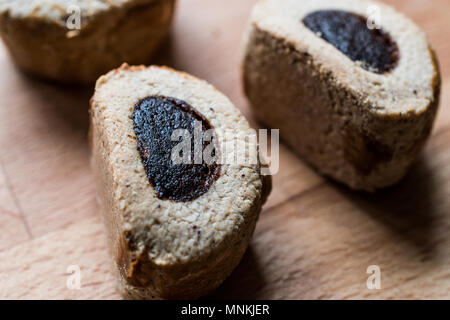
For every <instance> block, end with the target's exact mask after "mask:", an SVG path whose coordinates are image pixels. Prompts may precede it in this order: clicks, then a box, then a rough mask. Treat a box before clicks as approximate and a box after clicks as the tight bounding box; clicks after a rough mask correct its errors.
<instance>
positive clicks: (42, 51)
mask: <svg viewBox="0 0 450 320" xmlns="http://www.w3.org/2000/svg"><path fill="white" fill-rule="evenodd" d="M174 4H175V0H108V1H103V0H14V1H0V35H1V37H2V38H3V41H4V42H5V44H6V46H7V48H8V49H9V51H10V53H11V56H12V58H13V60H14V61H15V63H16V65H17V66H18V67H20V68H21V69H22V70H25V71H27V72H29V73H33V74H35V75H38V76H41V77H45V78H50V79H53V80H56V81H60V82H65V83H93V82H95V80H97V78H98V77H99V76H101V75H102V74H104V73H106V72H108V71H109V70H111V69H113V68H116V67H119V66H120V65H121V64H122V63H123V62H128V63H133V64H140V63H147V62H149V59H150V58H151V56H152V54H153V53H154V52H155V50H156V49H157V48H158V47H159V46H160V44H161V42H162V41H163V40H164V39H165V37H166V35H167V33H168V31H169V27H170V22H171V20H172V14H173V10H174Z"/></svg>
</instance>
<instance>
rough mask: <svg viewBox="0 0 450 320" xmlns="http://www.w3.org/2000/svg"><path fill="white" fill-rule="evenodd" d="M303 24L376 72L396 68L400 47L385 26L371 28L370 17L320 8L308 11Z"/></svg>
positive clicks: (366, 67)
mask: <svg viewBox="0 0 450 320" xmlns="http://www.w3.org/2000/svg"><path fill="white" fill-rule="evenodd" d="M303 23H304V24H305V26H306V27H308V28H309V29H310V30H311V31H313V32H314V33H316V34H317V35H319V36H320V37H321V38H322V39H324V40H326V41H327V42H329V43H330V44H332V45H333V46H334V47H336V48H337V49H338V50H339V51H341V52H342V53H343V54H345V55H346V56H347V57H348V58H350V59H351V60H353V61H358V62H361V67H362V68H364V69H366V70H368V71H371V72H375V73H379V74H383V73H386V72H390V71H392V70H393V69H394V68H395V67H396V66H397V64H398V60H399V50H398V46H397V44H396V43H395V42H394V41H393V40H392V39H391V37H390V36H389V34H388V33H387V32H385V31H384V30H382V29H376V28H374V29H369V28H368V26H367V18H365V17H363V16H360V15H357V14H354V13H350V12H346V11H341V10H320V11H315V12H312V13H310V14H308V15H307V16H306V17H305V18H304V19H303Z"/></svg>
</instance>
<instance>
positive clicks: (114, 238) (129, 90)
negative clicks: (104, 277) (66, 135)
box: [90, 65, 271, 299]
mask: <svg viewBox="0 0 450 320" xmlns="http://www.w3.org/2000/svg"><path fill="white" fill-rule="evenodd" d="M90 115H91V130H90V140H91V148H92V167H93V169H94V173H95V177H96V181H97V186H98V191H99V202H100V206H101V208H102V211H103V216H104V220H105V223H106V226H107V230H108V237H109V243H110V244H111V252H112V255H113V258H114V263H115V265H116V267H117V270H118V271H119V272H118V273H119V279H120V288H121V292H122V294H123V295H124V296H125V297H127V298H135V299H152V298H153V299H192V298H198V297H200V296H203V295H206V294H208V293H209V292H211V291H212V290H214V289H215V288H217V287H218V286H219V285H220V284H221V283H222V281H223V280H224V279H225V278H226V277H228V275H229V274H230V273H231V272H232V270H233V269H234V268H235V267H236V266H237V265H238V263H239V261H240V260H241V258H242V256H243V254H244V252H245V250H246V248H247V245H248V242H249V240H250V238H251V236H252V233H253V231H254V228H255V224H256V221H257V219H258V215H259V212H260V210H261V206H262V205H263V203H264V202H265V201H266V198H267V196H268V194H269V192H270V188H271V178H270V176H268V175H267V176H264V175H262V173H261V168H262V165H261V162H260V161H259V160H258V161H256V162H255V163H254V164H246V163H242V164H240V163H235V164H233V163H229V162H222V161H218V160H219V159H221V158H222V156H223V154H224V152H222V147H223V146H224V145H227V144H228V143H229V142H230V141H231V140H230V139H235V138H232V137H231V135H230V134H228V133H229V132H230V131H231V132H235V131H237V132H238V133H244V134H243V135H238V137H241V136H245V133H246V132H247V131H249V130H250V128H249V125H248V123H247V121H246V120H245V118H244V117H243V115H242V114H241V113H240V112H239V111H238V109H236V108H235V107H234V106H233V105H232V104H231V102H230V101H229V100H228V99H227V98H226V97H225V96H224V95H223V94H221V93H220V92H218V91H217V90H216V89H215V88H214V87H213V86H211V85H209V84H207V83H206V82H204V81H202V80H199V79H197V78H195V77H193V76H190V75H188V74H185V73H181V72H177V71H174V70H172V69H169V68H165V67H155V66H152V67H148V68H146V67H143V66H138V67H130V66H128V65H123V66H122V67H120V68H119V69H116V70H113V71H111V72H109V73H108V74H106V75H105V76H102V77H101V78H100V79H99V80H98V81H97V84H96V89H95V94H94V96H93V98H92V100H91V109H90ZM196 128H197V129H196ZM176 129H182V132H184V133H186V134H194V135H195V130H199V131H197V132H201V136H203V137H204V141H203V144H200V147H203V149H200V150H205V151H206V150H208V152H206V153H204V155H205V158H203V159H200V161H198V160H195V159H194V158H195V157H196V156H197V155H198V153H197V152H195V151H194V147H192V152H193V153H192V154H191V155H190V156H187V159H189V160H193V161H192V162H190V163H187V164H185V163H184V162H179V163H177V162H171V161H173V160H174V158H172V156H173V155H176V156H178V155H180V157H183V156H184V155H187V154H188V152H189V150H190V149H191V146H194V145H195V144H189V145H188V148H187V150H184V151H183V152H179V151H180V150H179V149H175V147H176V146H179V142H180V141H181V140H179V139H178V135H177V134H176V136H175V139H173V135H174V132H175V130H176ZM183 130H185V131H183ZM193 132H194V133H193ZM208 132H209V133H210V134H209V138H208V134H207V133H208ZM211 132H212V133H213V134H211ZM239 139H241V138H239ZM183 141H184V140H183ZM207 141H209V142H210V143H207ZM250 143H252V142H250ZM208 146H213V148H210V149H208ZM249 147H257V146H256V145H249ZM174 150H177V151H176V152H174ZM255 150H256V149H255ZM208 154H209V155H211V156H212V158H211V159H213V158H214V157H215V156H217V158H216V160H215V161H206V159H207V158H206V155H208ZM177 159H178V158H177ZM183 159H184V158H183ZM175 160H176V159H175ZM194 161H195V162H194ZM193 163H194V164H193Z"/></svg>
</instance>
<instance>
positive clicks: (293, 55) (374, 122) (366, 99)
mask: <svg viewBox="0 0 450 320" xmlns="http://www.w3.org/2000/svg"><path fill="white" fill-rule="evenodd" d="M374 4H377V3H375V2H372V1H355V0H339V1H330V0H319V1H308V0H307V1H303V2H302V3H301V5H300V3H298V2H295V1H291V0H287V1H284V2H276V1H272V0H265V1H261V2H260V3H259V4H258V5H257V6H256V7H255V9H254V11H253V15H252V19H251V23H250V26H249V31H248V34H247V35H246V37H247V38H246V52H245V57H244V61H243V77H244V85H245V92H246V95H247V97H248V99H249V101H250V103H251V105H252V106H253V109H254V112H255V113H256V115H257V116H258V118H259V119H260V120H261V121H262V122H264V123H266V124H268V125H270V126H271V127H273V128H279V129H280V132H281V138H282V139H283V140H284V141H286V142H287V144H288V145H289V146H290V147H291V148H292V149H293V150H294V151H296V152H297V153H298V154H299V155H300V156H301V157H302V158H303V159H304V160H305V161H307V162H308V163H309V164H311V165H312V166H314V167H315V168H317V169H318V170H319V171H320V172H321V173H323V174H325V175H327V176H330V177H332V178H334V179H336V180H338V181H340V182H342V183H345V184H347V185H348V186H350V187H351V188H354V189H361V190H367V191H374V190H376V189H379V188H383V187H387V186H390V185H393V184H395V183H397V182H398V181H399V180H400V179H401V178H402V177H403V176H404V175H405V174H406V172H407V170H408V168H409V167H410V165H411V164H412V162H413V161H414V160H415V159H416V157H417V155H418V154H419V152H420V151H421V150H422V147H423V145H424V143H425V141H426V139H427V137H428V136H429V134H430V132H431V129H432V126H433V122H434V119H435V116H436V113H437V109H438V104H439V93H440V75H439V68H438V63H437V59H436V57H435V55H434V53H433V52H432V50H431V49H430V46H429V44H428V42H427V40H426V37H425V35H424V34H423V32H422V31H421V30H420V29H419V28H417V27H416V26H415V25H414V24H413V23H412V22H411V21H409V20H408V19H406V18H405V17H403V16H401V15H400V14H398V13H396V12H395V11H394V10H393V9H391V8H389V7H387V6H385V5H381V4H377V5H379V6H380V8H381V10H382V13H381V14H382V16H383V20H382V21H384V23H385V25H383V26H382V27H383V28H384V29H385V30H387V31H388V32H389V33H390V34H391V36H392V38H393V39H394V40H395V41H396V42H397V43H398V45H399V50H400V61H399V65H398V66H397V67H396V68H395V69H394V70H393V71H392V72H390V73H386V74H376V73H373V72H370V71H367V70H364V69H363V68H361V67H360V66H359V65H358V63H357V62H353V61H351V60H350V59H348V58H347V57H346V56H345V55H344V54H342V53H341V52H340V51H339V50H337V49H336V48H335V47H333V46H332V45H331V44H329V43H327V42H326V41H324V40H323V39H321V38H320V37H318V36H317V35H315V34H314V33H313V32H311V31H310V30H309V29H307V28H306V27H305V26H303V25H302V23H301V21H302V18H303V17H304V16H306V15H307V14H308V13H310V12H313V11H315V10H319V9H325V8H333V9H339V10H346V11H350V12H355V13H357V14H361V15H364V14H365V12H366V8H367V7H368V6H370V5H374ZM278 7H283V8H278ZM277 8H278V9H277ZM283 15H287V17H284V19H283ZM274 16H275V17H274ZM284 21H285V22H284ZM294 21H295V22H294ZM394 22H395V23H394ZM405 39H408V41H409V42H405ZM406 59H409V60H411V61H405V60H406ZM411 65H414V66H413V67H411ZM274 110H276V112H273V111H274Z"/></svg>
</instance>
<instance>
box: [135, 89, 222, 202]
mask: <svg viewBox="0 0 450 320" xmlns="http://www.w3.org/2000/svg"><path fill="white" fill-rule="evenodd" d="M133 122H134V132H135V134H136V137H137V140H138V150H139V153H140V156H141V160H142V163H143V165H144V168H145V172H146V173H147V177H148V179H149V181H150V184H151V185H152V186H153V188H154V189H155V191H156V194H157V196H158V197H159V198H160V199H164V200H173V201H176V202H187V201H192V200H194V199H196V198H198V197H200V196H201V195H203V194H204V193H206V192H207V191H208V190H209V188H210V187H211V185H212V184H213V183H214V181H215V180H216V179H217V177H218V175H219V172H220V166H219V165H218V164H217V162H216V161H214V163H206V162H205V161H204V160H202V159H201V158H200V162H199V161H198V160H195V159H198V151H199V149H198V147H197V149H196V150H194V146H195V143H194V140H195V139H194V129H195V125H196V123H197V131H198V132H199V131H201V135H202V137H203V135H204V134H205V132H206V131H207V130H210V129H211V130H212V129H213V128H212V126H211V125H210V123H209V121H208V120H206V119H205V118H204V117H203V116H202V115H201V114H200V113H199V112H198V111H197V110H195V109H194V108H193V107H192V106H190V105H189V104H187V103H186V102H184V101H182V100H178V99H174V98H170V97H164V96H151V97H147V98H145V99H143V100H141V101H139V102H138V103H137V104H136V106H135V108H134V111H133ZM200 126H201V130H198V129H199V127H200ZM177 129H180V130H185V131H184V132H186V133H187V132H188V133H189V135H190V136H191V139H190V150H191V155H190V159H189V160H190V161H188V162H185V161H183V162H182V163H176V162H174V161H173V158H172V156H171V155H172V150H173V149H174V148H175V147H176V146H177V145H179V144H180V142H181V141H182V139H186V137H181V136H180V137H179V140H177V139H175V141H172V140H174V139H173V136H172V134H173V133H174V131H175V130H177ZM204 140H207V139H201V140H200V141H201V142H200V143H201V145H200V146H201V150H204V149H205V148H206V147H207V146H208V145H209V144H210V143H216V142H215V140H214V138H213V139H212V140H211V141H209V142H205V141H204ZM197 146H198V144H197ZM214 150H215V148H214ZM188 151H189V150H188ZM182 152H183V151H181V153H182ZM195 152H197V158H194V155H195ZM215 152H216V151H213V154H214V153H215ZM186 155H189V153H188V152H186ZM180 156H182V154H180ZM188 158H189V157H188Z"/></svg>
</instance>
